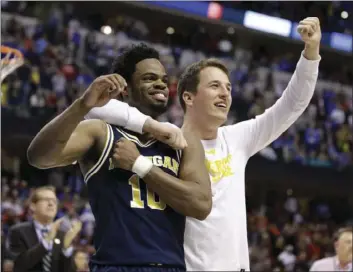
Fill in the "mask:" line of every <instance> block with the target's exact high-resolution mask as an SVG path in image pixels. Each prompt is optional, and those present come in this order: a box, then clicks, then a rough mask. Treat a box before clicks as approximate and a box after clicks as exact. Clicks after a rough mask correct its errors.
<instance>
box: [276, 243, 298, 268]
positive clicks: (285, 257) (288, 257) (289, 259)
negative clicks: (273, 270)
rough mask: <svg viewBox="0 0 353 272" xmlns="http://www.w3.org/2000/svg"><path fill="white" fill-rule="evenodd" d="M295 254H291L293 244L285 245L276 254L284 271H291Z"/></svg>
mask: <svg viewBox="0 0 353 272" xmlns="http://www.w3.org/2000/svg"><path fill="white" fill-rule="evenodd" d="M295 259H296V258H295V255H294V254H293V246H292V245H287V246H286V247H285V248H284V250H283V251H282V252H281V253H280V254H279V255H278V260H279V261H280V262H281V263H282V265H283V266H284V269H285V271H293V267H294V264H295Z"/></svg>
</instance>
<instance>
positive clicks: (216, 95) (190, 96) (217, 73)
mask: <svg viewBox="0 0 353 272" xmlns="http://www.w3.org/2000/svg"><path fill="white" fill-rule="evenodd" d="M184 95H185V97H186V107H187V111H188V110H190V111H194V112H195V113H197V115H198V116H199V117H200V118H203V119H205V120H207V122H208V123H210V124H214V125H215V126H221V125H222V124H223V123H225V121H226V120H227V116H228V112H229V109H230V106H231V104H232V96H231V83H230V82H229V78H228V75H227V74H226V73H225V72H224V71H222V70H221V69H220V68H218V67H212V66H210V67H206V68H204V69H203V70H201V72H200V74H199V84H198V85H197V90H196V93H187V92H186V93H185V94H184Z"/></svg>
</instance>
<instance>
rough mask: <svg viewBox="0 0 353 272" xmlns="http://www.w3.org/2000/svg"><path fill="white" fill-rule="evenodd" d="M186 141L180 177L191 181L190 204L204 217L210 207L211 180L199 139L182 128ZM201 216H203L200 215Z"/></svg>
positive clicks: (209, 210)
mask: <svg viewBox="0 0 353 272" xmlns="http://www.w3.org/2000/svg"><path fill="white" fill-rule="evenodd" d="M183 134H184V137H185V139H186V141H187V143H188V145H187V147H186V148H184V150H183V153H182V158H181V164H180V170H179V174H180V179H182V180H184V181H187V182H189V183H192V184H193V186H190V190H189V191H188V193H189V199H190V202H191V203H190V204H191V205H190V206H192V207H197V209H199V210H200V211H202V213H203V215H204V218H201V219H205V218H206V217H207V216H208V215H209V214H210V212H211V209H212V190H211V181H210V176H209V174H208V171H207V168H206V163H205V151H204V148H203V146H202V143H201V140H200V139H199V138H198V137H197V136H195V135H194V134H193V133H192V132H191V131H188V130H185V129H184V130H183ZM201 217H203V216H201Z"/></svg>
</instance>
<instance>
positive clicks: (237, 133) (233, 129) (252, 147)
mask: <svg viewBox="0 0 353 272" xmlns="http://www.w3.org/2000/svg"><path fill="white" fill-rule="evenodd" d="M298 32H299V33H300V35H301V39H302V40H303V41H304V43H305V48H304V51H303V52H302V54H301V57H300V60H299V62H298V64H297V68H296V71H295V72H294V74H293V76H292V78H291V80H290V82H289V84H288V86H287V88H286V90H285V91H284V93H283V95H282V97H281V98H280V99H279V100H278V101H277V102H276V103H275V104H274V105H273V106H272V107H271V108H269V109H268V110H266V111H265V113H263V114H262V115H259V116H257V117H256V118H255V119H251V120H248V121H245V122H241V123H239V124H235V125H231V126H224V127H221V125H222V124H224V122H225V121H226V120H227V115H228V112H229V108H230V105H231V102H232V97H231V84H230V82H229V77H228V71H227V68H226V67H225V66H224V65H223V64H222V63H221V62H219V61H217V60H214V59H210V60H202V61H200V62H198V63H195V64H192V65H191V66H190V67H188V68H187V69H186V71H185V72H184V73H183V75H182V76H181V78H180V80H179V84H178V93H179V98H180V103H181V105H182V107H183V108H184V110H185V116H184V125H185V126H188V127H192V130H193V131H194V132H195V133H198V134H199V135H200V137H201V139H203V141H202V143H203V146H204V149H205V153H206V164H207V166H208V170H209V174H210V176H211V180H212V195H213V208H212V211H211V214H210V215H209V216H208V217H207V218H206V220H204V221H202V222H201V221H197V220H194V219H193V218H187V220H186V229H185V237H184V239H185V244H184V248H185V258H186V265H187V269H188V270H195V271H209V270H218V271H240V270H249V269H250V265H249V250H248V241H247V229H246V206H245V184H244V183H245V177H244V174H245V167H246V163H247V161H248V160H249V158H250V157H251V156H253V155H254V154H256V153H257V152H258V151H260V150H261V149H263V148H264V147H266V146H267V145H269V144H270V143H271V142H272V141H274V140H275V139H276V138H278V137H279V136H280V135H281V134H282V133H283V132H284V131H286V130H287V129H288V128H289V127H290V126H291V125H292V124H293V123H294V122H295V121H296V120H297V119H298V117H299V116H300V115H301V114H302V113H303V111H304V110H305V108H306V107H307V106H308V104H309V102H310V100H311V98H312V96H313V93H314V90H315V85H316V81H317V76H318V66H319V62H320V59H321V57H320V55H319V50H320V41H321V30H320V22H319V19H318V18H314V17H309V18H306V19H304V20H303V21H301V22H300V23H299V26H298ZM114 103H115V101H111V102H110V104H108V105H106V107H102V108H100V116H101V118H102V119H104V118H105V116H106V112H108V111H109V112H111V113H112V112H113V108H114ZM116 115H119V113H118V112H116ZM116 119H117V120H118V118H116Z"/></svg>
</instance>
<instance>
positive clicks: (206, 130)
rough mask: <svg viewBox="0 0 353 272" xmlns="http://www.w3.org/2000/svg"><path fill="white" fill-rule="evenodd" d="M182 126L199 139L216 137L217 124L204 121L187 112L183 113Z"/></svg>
mask: <svg viewBox="0 0 353 272" xmlns="http://www.w3.org/2000/svg"><path fill="white" fill-rule="evenodd" d="M183 128H184V129H188V130H190V131H192V132H193V133H194V134H195V135H197V136H198V137H199V138H200V139H201V140H214V139H217V131H218V126H216V125H214V124H213V123H212V122H210V121H209V122H204V121H202V120H201V118H197V120H196V119H195V118H193V116H191V115H189V114H185V116H184V123H183Z"/></svg>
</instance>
